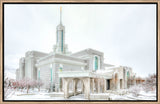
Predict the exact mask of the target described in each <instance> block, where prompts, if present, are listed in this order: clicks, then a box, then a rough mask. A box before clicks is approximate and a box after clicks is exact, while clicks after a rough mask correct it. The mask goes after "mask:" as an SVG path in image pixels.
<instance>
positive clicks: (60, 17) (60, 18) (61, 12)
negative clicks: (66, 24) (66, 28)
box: [60, 7, 62, 24]
mask: <svg viewBox="0 0 160 104" xmlns="http://www.w3.org/2000/svg"><path fill="white" fill-rule="evenodd" d="M60 24H62V7H60Z"/></svg>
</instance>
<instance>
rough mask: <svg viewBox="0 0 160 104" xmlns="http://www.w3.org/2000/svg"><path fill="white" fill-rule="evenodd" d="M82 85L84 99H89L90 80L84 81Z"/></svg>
mask: <svg viewBox="0 0 160 104" xmlns="http://www.w3.org/2000/svg"><path fill="white" fill-rule="evenodd" d="M84 85H85V98H86V99H90V78H85V79H84Z"/></svg>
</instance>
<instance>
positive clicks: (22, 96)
mask: <svg viewBox="0 0 160 104" xmlns="http://www.w3.org/2000/svg"><path fill="white" fill-rule="evenodd" d="M53 94H60V95H61V96H59V97H54V96H52V95H53ZM92 95H108V96H109V97H110V98H111V100H156V92H155V91H152V92H151V91H150V92H148V93H146V92H144V91H140V93H139V96H134V95H133V94H132V93H128V92H127V93H126V94H123V95H122V94H121V91H118V93H117V92H116V91H114V92H113V91H111V92H107V93H98V94H96V93H95V94H92ZM5 100H86V99H85V98H84V94H79V95H76V96H71V97H69V98H68V99H64V97H63V92H60V93H55V92H53V93H48V92H45V91H41V92H38V90H34V91H33V90H30V92H29V93H28V94H27V93H26V91H25V90H24V91H23V92H21V91H15V90H12V91H10V94H9V95H8V96H7V97H6V99H5ZM95 100H98V99H95ZM103 100H104V99H103Z"/></svg>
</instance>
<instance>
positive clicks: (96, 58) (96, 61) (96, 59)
mask: <svg viewBox="0 0 160 104" xmlns="http://www.w3.org/2000/svg"><path fill="white" fill-rule="evenodd" d="M94 62H95V63H94V65H95V66H94V69H95V70H97V69H98V57H97V56H95V61H94Z"/></svg>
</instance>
